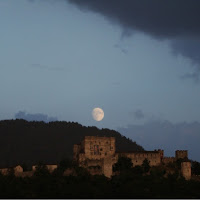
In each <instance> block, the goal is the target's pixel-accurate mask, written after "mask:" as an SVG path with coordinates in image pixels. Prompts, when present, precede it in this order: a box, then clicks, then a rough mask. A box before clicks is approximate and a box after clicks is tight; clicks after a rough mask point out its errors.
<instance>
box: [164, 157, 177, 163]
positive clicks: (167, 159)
mask: <svg viewBox="0 0 200 200" xmlns="http://www.w3.org/2000/svg"><path fill="white" fill-rule="evenodd" d="M175 161H176V158H175V157H164V158H163V159H162V162H163V163H164V164H168V163H173V162H175Z"/></svg>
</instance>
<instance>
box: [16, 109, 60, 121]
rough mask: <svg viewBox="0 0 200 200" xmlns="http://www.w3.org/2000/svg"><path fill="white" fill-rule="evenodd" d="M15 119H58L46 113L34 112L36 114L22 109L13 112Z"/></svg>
mask: <svg viewBox="0 0 200 200" xmlns="http://www.w3.org/2000/svg"><path fill="white" fill-rule="evenodd" d="M15 118H16V119H24V120H27V121H44V122H46V123H47V122H51V121H58V119H57V118H56V117H49V116H48V115H45V114H41V113H36V114H28V113H26V112H23V111H19V112H18V113H16V114H15Z"/></svg>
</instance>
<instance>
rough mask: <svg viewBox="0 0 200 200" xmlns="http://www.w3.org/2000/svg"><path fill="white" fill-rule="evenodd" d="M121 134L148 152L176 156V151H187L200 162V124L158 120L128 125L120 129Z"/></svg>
mask: <svg viewBox="0 0 200 200" xmlns="http://www.w3.org/2000/svg"><path fill="white" fill-rule="evenodd" d="M117 131H119V132H120V133H121V134H123V135H125V136H127V137H129V138H131V139H132V140H134V141H136V142H137V143H138V144H140V145H142V146H143V147H144V148H145V149H146V150H154V149H158V148H161V149H164V150H165V153H166V155H167V156H174V152H175V150H178V149H180V150H181V149H186V150H188V151H189V157H190V158H191V159H194V160H198V161H200V155H199V151H198V149H199V140H200V134H199V132H200V123H199V122H193V123H186V122H182V123H172V122H170V121H164V120H157V121H151V122H148V123H145V124H143V125H128V126H127V127H126V128H118V129H117Z"/></svg>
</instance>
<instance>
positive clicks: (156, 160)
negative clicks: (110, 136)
mask: <svg viewBox="0 0 200 200" xmlns="http://www.w3.org/2000/svg"><path fill="white" fill-rule="evenodd" d="M116 155H117V156H126V157H128V158H131V161H132V163H133V166H136V165H142V163H143V161H144V160H145V159H148V161H150V163H149V165H150V166H157V165H159V164H160V163H161V156H160V153H159V152H158V151H149V152H147V151H144V152H131V153H126V152H125V153H116Z"/></svg>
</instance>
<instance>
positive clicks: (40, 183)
mask: <svg viewBox="0 0 200 200" xmlns="http://www.w3.org/2000/svg"><path fill="white" fill-rule="evenodd" d="M68 167H73V169H74V170H75V176H74V175H73V176H72V175H70V176H63V172H64V170H65V169H66V168H68ZM113 170H114V172H115V173H116V174H118V175H115V176H113V177H112V178H111V179H107V178H106V177H105V176H103V175H102V176H99V175H98V176H97V175H96V176H91V175H90V174H89V173H88V172H87V171H86V170H85V169H83V168H80V167H78V166H77V165H76V164H73V163H70V162H65V161H63V162H61V163H60V165H59V167H58V169H57V170H55V171H54V172H53V173H52V174H50V173H49V172H48V170H47V169H46V168H45V166H44V165H39V167H38V168H37V170H36V172H35V173H34V175H33V176H32V177H25V178H20V177H15V176H14V175H13V173H12V172H10V174H9V175H7V176H3V175H0V198H65V199H66V198H121V199H124V198H131V199H133V198H200V190H199V188H200V182H199V181H194V180H190V181H186V180H185V179H184V178H183V177H182V176H180V173H178V171H177V172H176V173H174V174H169V175H167V176H166V172H165V170H163V169H162V168H159V167H154V168H150V167H149V165H148V162H147V161H145V162H144V163H143V165H142V166H136V167H134V168H132V167H131V165H130V160H128V159H126V158H122V159H119V161H118V163H117V164H115V165H114V166H113Z"/></svg>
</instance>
